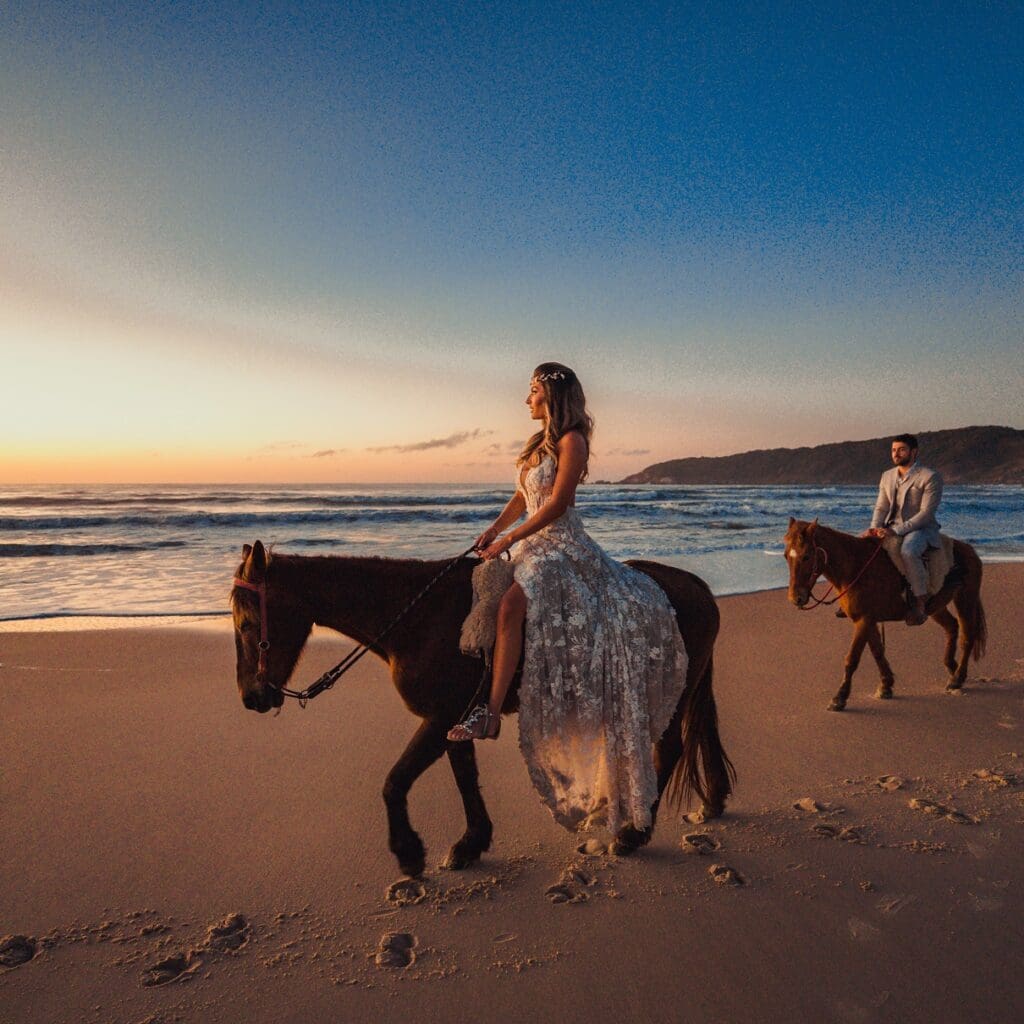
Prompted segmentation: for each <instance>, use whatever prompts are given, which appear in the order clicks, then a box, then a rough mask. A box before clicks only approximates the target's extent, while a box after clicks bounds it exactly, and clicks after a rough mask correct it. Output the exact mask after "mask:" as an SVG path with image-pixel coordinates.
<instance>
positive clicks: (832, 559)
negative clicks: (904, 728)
mask: <svg viewBox="0 0 1024 1024" xmlns="http://www.w3.org/2000/svg"><path fill="white" fill-rule="evenodd" d="M785 543H786V561H787V562H788V563H789V599H790V601H792V602H793V604H795V605H796V606H797V607H798V608H805V607H806V606H807V604H808V602H809V601H811V600H812V599H813V598H812V594H811V590H812V588H813V587H814V584H815V581H816V580H817V579H818V576H819V575H821V576H824V577H825V579H827V580H828V581H829V583H831V584H832V586H833V587H834V588H835V590H836V592H837V596H838V601H839V606H840V607H841V608H842V609H843V611H844V612H845V613H846V616H847V617H848V618H849V619H850V621H851V622H852V623H853V643H852V644H851V645H850V650H849V653H848V654H847V655H846V671H845V673H844V674H843V684H842V686H840V687H839V691H838V692H837V693H836V695H835V696H834V697H833V698H832V703H831V704H829V710H831V711H842V710H843V708H845V707H846V701H847V700H848V699H849V696H850V684H851V682H852V681H853V674H854V672H856V671H857V666H858V665H859V664H860V656H861V654H862V653H863V652H864V646H865V644H866V645H867V646H868V647H869V648H870V649H871V653H872V654H873V655H874V658H875V661H876V662H877V663H878V672H879V675H880V676H881V682H880V683H879V685H878V689H877V690H876V691H875V696H876V697H878V698H879V699H880V700H886V699H888V698H891V697H892V687H893V682H894V679H893V674H892V668H891V667H890V665H889V662H888V661H887V660H886V657H885V645H884V644H883V642H882V638H881V636H880V635H879V632H878V623H879V622H895V621H902V620H903V619H904V617H905V616H906V614H907V602H906V599H905V598H904V596H903V576H902V575H901V574H900V572H899V570H898V569H897V568H896V566H894V565H893V563H892V559H891V558H890V557H889V556H888V554H886V552H884V551H879V542H878V541H877V540H876V539H874V538H872V537H854V536H852V535H851V534H849V533H841V532H840V531H839V530H830V529H829V528H828V527H827V526H821V525H820V524H819V523H818V520H817V519H815V520H814V522H812V523H807V522H801V521H800V520H797V519H790V521H789V530H788V531H787V532H786V536H785ZM832 600H835V599H834V598H833V599H832ZM950 601H952V602H953V606H954V608H956V617H955V618H954V616H953V615H951V614H950V612H949V610H948V609H947V607H946V606H947V605H948V604H949V603H950ZM828 603H832V602H831V601H830V602H828ZM811 607H816V606H815V605H812V606H811ZM925 610H926V611H927V612H928V614H929V615H930V616H931V617H932V618H933V619H934V620H935V621H936V622H937V623H938V624H939V625H940V626H941V627H942V628H943V630H945V633H946V653H945V656H944V658H943V664H944V665H945V666H946V668H947V669H948V671H949V682H948V683H947V685H946V689H947V690H959V689H960V688H961V687H962V686H963V685H964V680H965V679H966V678H967V662H968V660H969V659H970V657H971V655H972V654H973V655H974V660H975V661H977V660H978V659H979V658H981V656H982V655H983V654H984V653H985V641H986V639H987V637H988V629H987V627H986V625H985V609H984V608H983V607H982V604H981V559H980V558H978V555H977V553H976V552H975V550H974V548H972V547H971V545H970V544H965V543H964V542H963V541H959V540H958V541H954V543H953V569H952V570H951V571H950V573H949V575H948V576H947V577H946V581H945V583H944V584H943V586H942V589H941V590H940V591H939V592H938V593H937V594H935V595H934V596H933V597H930V598H929V599H928V603H927V605H926V608H925ZM958 635H959V638H960V660H959V662H958V661H957V657H956V643H957V636H958Z"/></svg>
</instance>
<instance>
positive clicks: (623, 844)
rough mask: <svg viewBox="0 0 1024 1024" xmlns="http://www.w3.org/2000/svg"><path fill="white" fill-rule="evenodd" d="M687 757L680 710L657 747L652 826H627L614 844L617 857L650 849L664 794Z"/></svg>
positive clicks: (620, 831) (613, 847) (655, 746)
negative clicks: (646, 847)
mask: <svg viewBox="0 0 1024 1024" xmlns="http://www.w3.org/2000/svg"><path fill="white" fill-rule="evenodd" d="M682 756H683V709H682V707H681V706H680V707H678V708H676V711H675V714H674V715H673V716H672V721H671V722H669V724H668V728H667V729H666V730H665V732H664V733H663V734H662V737H661V739H660V740H658V742H657V743H656V744H655V745H654V770H655V772H656V773H657V776H658V795H657V796H656V797H655V798H654V803H653V804H651V824H650V825H649V826H648V827H647V828H645V829H639V828H634V827H633V826H632V825H625V826H623V827H622V828H620V829H619V831H618V832H617V833H616V836H615V840H614V842H613V843H612V853H614V854H615V856H617V857H628V856H629V855H630V854H631V853H635V852H636V851H637V850H638V849H640V847H641V846H646V845H647V844H648V843H649V842H650V841H651V837H652V836H653V835H654V823H655V822H656V821H657V820H658V808H659V806H661V794H662V793H664V792H665V787H666V786H667V785H668V780H669V779H670V778H672V772H673V771H675V767H676V765H677V764H678V763H679V758H681V757H682Z"/></svg>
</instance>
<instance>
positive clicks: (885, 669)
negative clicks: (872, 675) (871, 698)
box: [868, 622, 896, 700]
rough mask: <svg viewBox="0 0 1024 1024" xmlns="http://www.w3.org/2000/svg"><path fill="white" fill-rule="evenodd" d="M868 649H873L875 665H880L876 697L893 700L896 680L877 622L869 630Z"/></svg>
mask: <svg viewBox="0 0 1024 1024" xmlns="http://www.w3.org/2000/svg"><path fill="white" fill-rule="evenodd" d="M868 647H870V648H871V654H872V656H873V657H874V659H875V664H876V665H878V674H879V676H880V677H881V681H880V682H879V684H878V689H877V690H875V696H876V697H877V698H878V699H879V700H891V699H892V686H893V683H894V682H895V681H896V680H895V677H894V676H893V674H892V666H891V665H890V664H889V659H888V658H886V656H885V645H884V644H883V643H882V637H881V636H880V634H879V632H878V624H877V623H875V622H872V623H871V628H870V629H869V630H868Z"/></svg>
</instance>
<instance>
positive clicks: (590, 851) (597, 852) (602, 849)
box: [576, 839, 608, 857]
mask: <svg viewBox="0 0 1024 1024" xmlns="http://www.w3.org/2000/svg"><path fill="white" fill-rule="evenodd" d="M576 852H577V853H582V854H583V856H584V857H603V856H604V855H605V854H606V853H607V852H608V847H607V846H606V845H605V844H604V843H602V842H601V840H600V839H588V840H587V841H586V842H585V843H583V844H581V845H580V846H577V847H576Z"/></svg>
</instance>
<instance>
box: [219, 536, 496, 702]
mask: <svg viewBox="0 0 1024 1024" xmlns="http://www.w3.org/2000/svg"><path fill="white" fill-rule="evenodd" d="M475 550H476V545H475V544H474V545H473V546H472V547H468V548H466V550H465V551H463V552H462V554H460V555H456V556H455V557H454V558H453V559H452V560H451V561H450V562H448V563H447V564H446V565H445V566H444V567H443V568H442V569H441V571H440V572H439V573H437V575H436V576H434V577H433V578H432V579H431V580H430V582H429V583H427V585H426V586H425V587H424V588H423V589H422V590H421V591H420V592H419V593H418V594H417V595H416V596H415V597H414V598H413V599H412V600H411V601H409V602H408V604H406V606H405V607H404V608H403V609H402V610H401V611H400V612H399V613H398V614H397V615H396V616H395V617H394V618H393V619H392V620H391V621H390V622H389V623H388V624H387V625H386V626H385V627H384V628H383V629H382V630H381V631H380V633H378V634H377V636H375V637H374V638H373V640H371V641H370V643H368V644H359V645H358V646H357V647H354V648H353V649H352V650H351V651H349V652H348V654H346V655H345V657H344V658H342V659H341V661H339V662H338V664H337V665H335V666H334V668H332V669H328V670H327V671H326V672H325V673H324V674H323V675H322V676H321V677H320V678H319V679H318V680H317V681H316V682H315V683H311V684H310V685H309V686H307V687H306V688H305V689H304V690H291V689H289V688H288V687H287V686H280V685H278V684H277V683H274V682H271V681H270V680H269V679H268V678H267V659H268V654H269V651H270V627H269V624H268V619H267V584H266V581H263V582H261V583H250V582H249V580H245V579H242V578H241V577H240V576H236V577H235V578H234V585H235V586H236V587H241V588H242V589H243V590H251V591H253V592H254V593H256V594H257V595H258V596H259V599H260V638H259V643H258V647H259V652H260V656H259V661H258V662H257V665H256V681H257V682H258V683H262V684H263V685H264V686H269V687H270V688H271V689H273V690H277V691H278V692H279V693H280V694H282V695H283V696H285V697H292V698H294V699H295V700H297V701H298V702H299V706H300V707H303V708H304V707H305V706H306V702H307V701H310V700H312V699H313V698H314V697H317V696H319V695H320V694H321V693H323V692H324V690H329V689H330V688H331V687H332V686H333V685H334V684H335V683H336V682H337V681H338V680H339V679H340V678H341V677H342V676H343V675H344V674H345V673H346V672H347V671H348V670H349V669H350V668H351V667H352V666H353V665H354V664H355V663H356V662H357V661H359V659H360V658H362V657H363V655H365V654H367V653H369V652H370V651H371V650H372V649H373V648H374V647H379V646H380V642H381V641H382V640H383V639H384V638H385V637H386V636H387V635H388V633H390V632H391V631H392V630H393V629H394V628H395V626H397V625H398V624H399V622H401V621H402V619H404V618H405V616H406V615H407V614H408V613H409V612H410V611H411V610H412V608H413V607H414V606H415V605H416V604H418V603H419V601H420V599H421V598H422V597H423V596H424V595H425V594H426V593H427V591H429V590H430V589H431V588H432V587H433V586H434V584H435V583H437V582H438V580H440V579H441V578H442V577H443V576H446V575H447V574H448V573H449V572H451V570H452V569H454V568H455V566H456V565H458V564H459V562H461V561H462V559H464V558H465V557H466V555H468V554H471V553H472V552H473V551H475Z"/></svg>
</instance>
